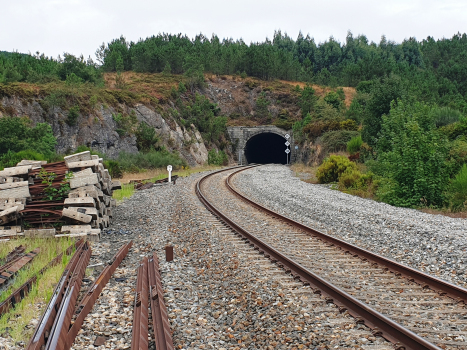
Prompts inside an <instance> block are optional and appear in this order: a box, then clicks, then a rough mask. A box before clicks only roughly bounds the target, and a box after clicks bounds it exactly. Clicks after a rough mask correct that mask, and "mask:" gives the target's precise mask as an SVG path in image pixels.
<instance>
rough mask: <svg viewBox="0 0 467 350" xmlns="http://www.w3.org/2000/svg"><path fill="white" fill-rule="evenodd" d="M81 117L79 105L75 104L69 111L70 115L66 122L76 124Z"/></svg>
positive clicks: (70, 124)
mask: <svg viewBox="0 0 467 350" xmlns="http://www.w3.org/2000/svg"><path fill="white" fill-rule="evenodd" d="M78 117H79V106H73V107H71V108H70V110H69V111H68V116H67V118H66V123H67V124H68V125H69V126H75V125H76V122H77V121H78Z"/></svg>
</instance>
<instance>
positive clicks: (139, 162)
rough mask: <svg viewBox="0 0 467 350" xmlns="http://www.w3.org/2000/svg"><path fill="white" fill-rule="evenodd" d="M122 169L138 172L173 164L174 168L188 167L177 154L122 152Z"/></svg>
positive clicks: (120, 159) (161, 151)
mask: <svg viewBox="0 0 467 350" xmlns="http://www.w3.org/2000/svg"><path fill="white" fill-rule="evenodd" d="M117 160H118V162H119V164H120V169H121V170H122V171H126V172H138V171H141V170H144V169H156V168H163V167H166V166H167V165H169V164H171V165H172V166H173V167H174V168H178V167H180V166H182V165H186V163H185V161H184V160H182V159H181V158H180V156H179V155H178V154H176V153H170V152H169V151H167V150H160V151H155V150H151V151H149V152H147V153H141V152H139V153H136V154H134V153H127V152H121V153H120V154H119V156H118V159H117Z"/></svg>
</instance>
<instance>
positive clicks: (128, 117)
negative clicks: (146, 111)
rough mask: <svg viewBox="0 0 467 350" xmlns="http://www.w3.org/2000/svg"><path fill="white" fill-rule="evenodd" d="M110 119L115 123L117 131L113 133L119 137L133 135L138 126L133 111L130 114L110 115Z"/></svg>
mask: <svg viewBox="0 0 467 350" xmlns="http://www.w3.org/2000/svg"><path fill="white" fill-rule="evenodd" d="M112 119H113V120H114V121H115V123H117V129H116V130H115V131H116V132H117V133H118V134H119V135H120V136H125V135H128V134H131V133H133V132H134V131H135V129H136V127H137V124H138V119H137V118H136V114H135V112H134V111H131V113H130V114H122V113H117V114H112Z"/></svg>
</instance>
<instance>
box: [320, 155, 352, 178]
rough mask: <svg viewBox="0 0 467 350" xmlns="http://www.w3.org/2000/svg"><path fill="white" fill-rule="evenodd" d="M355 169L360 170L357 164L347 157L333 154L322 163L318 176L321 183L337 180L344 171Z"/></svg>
mask: <svg viewBox="0 0 467 350" xmlns="http://www.w3.org/2000/svg"><path fill="white" fill-rule="evenodd" d="M354 170H356V171H358V168H357V164H355V163H354V162H351V161H350V160H349V159H348V158H347V157H344V156H337V155H331V156H330V157H329V158H326V159H325V160H324V162H323V164H321V165H320V167H319V168H318V171H317V172H316V177H317V178H318V181H319V182H320V183H330V182H337V181H339V177H340V176H341V175H342V174H343V173H345V172H351V171H354Z"/></svg>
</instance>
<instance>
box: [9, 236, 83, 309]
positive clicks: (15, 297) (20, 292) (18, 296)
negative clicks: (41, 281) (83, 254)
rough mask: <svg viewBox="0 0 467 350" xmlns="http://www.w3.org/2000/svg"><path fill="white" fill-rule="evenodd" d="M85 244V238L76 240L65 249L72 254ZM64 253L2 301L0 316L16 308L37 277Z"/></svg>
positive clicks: (66, 252)
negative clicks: (76, 248)
mask: <svg viewBox="0 0 467 350" xmlns="http://www.w3.org/2000/svg"><path fill="white" fill-rule="evenodd" d="M81 244H83V240H79V241H76V243H74V244H72V245H71V246H69V247H68V248H67V249H66V250H65V254H66V255H70V254H71V253H72V252H73V249H74V248H75V247H79V246H80V245H81ZM62 257H63V253H60V254H59V255H57V256H56V257H55V258H53V259H52V260H51V261H50V262H49V263H48V264H47V265H46V266H44V267H43V268H42V269H41V270H40V271H39V272H38V273H37V274H36V275H35V276H33V277H31V278H30V279H28V280H27V281H26V282H25V283H24V284H23V285H22V286H20V287H18V288H17V289H16V290H15V291H13V293H11V294H10V296H9V297H8V298H6V299H5V300H4V301H3V302H2V303H0V316H2V315H3V314H4V313H6V312H7V311H8V310H10V309H11V308H14V307H15V305H16V304H17V303H19V302H20V301H21V300H22V299H23V298H24V297H25V296H26V295H28V293H29V292H30V291H31V288H32V286H33V284H34V283H35V282H36V281H37V278H38V277H39V276H40V275H42V274H44V272H45V271H47V270H48V269H49V268H51V267H52V266H55V265H57V264H58V263H60V262H61V261H62Z"/></svg>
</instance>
